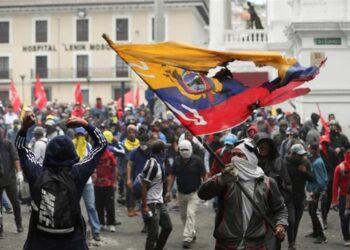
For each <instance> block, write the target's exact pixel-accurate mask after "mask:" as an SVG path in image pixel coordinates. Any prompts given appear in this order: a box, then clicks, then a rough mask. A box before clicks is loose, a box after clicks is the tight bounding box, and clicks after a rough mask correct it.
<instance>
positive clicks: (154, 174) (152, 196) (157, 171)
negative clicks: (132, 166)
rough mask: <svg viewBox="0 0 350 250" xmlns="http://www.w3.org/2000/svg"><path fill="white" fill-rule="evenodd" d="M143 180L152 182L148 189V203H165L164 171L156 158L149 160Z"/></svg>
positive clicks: (143, 173) (144, 170) (143, 172)
mask: <svg viewBox="0 0 350 250" xmlns="http://www.w3.org/2000/svg"><path fill="white" fill-rule="evenodd" d="M142 176H143V180H144V181H147V182H148V183H149V184H150V188H149V189H148V191H147V204H150V203H164V201H163V179H164V177H163V172H162V169H161V166H160V165H159V163H158V162H157V160H156V159H155V158H152V157H151V158H150V159H149V160H147V162H146V164H145V167H144V169H143V171H142Z"/></svg>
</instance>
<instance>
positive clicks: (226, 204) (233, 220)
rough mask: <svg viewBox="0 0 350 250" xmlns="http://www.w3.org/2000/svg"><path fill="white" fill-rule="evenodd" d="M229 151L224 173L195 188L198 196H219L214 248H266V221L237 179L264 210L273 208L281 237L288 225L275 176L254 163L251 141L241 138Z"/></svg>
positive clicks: (255, 160)
mask: <svg viewBox="0 0 350 250" xmlns="http://www.w3.org/2000/svg"><path fill="white" fill-rule="evenodd" d="M232 153H233V157H232V161H231V164H228V165H226V168H225V170H224V171H223V173H222V174H221V175H216V176H214V177H213V178H211V179H209V180H208V181H207V182H205V183H203V184H202V185H201V187H200V188H199V191H198V196H199V198H201V199H204V200H209V199H212V198H214V197H215V196H218V197H219V205H218V213H217V219H216V222H215V231H214V237H215V238H216V246H215V249H217V250H227V249H252V250H261V249H265V246H264V241H265V236H266V235H265V232H266V228H265V226H266V225H265V221H264V219H263V218H262V217H261V216H260V214H257V212H256V210H255V209H253V206H252V204H251V203H250V201H248V199H247V198H246V196H245V195H244V194H242V192H241V190H240V189H239V188H238V187H237V182H240V183H241V184H242V185H244V187H245V188H246V190H248V192H249V194H250V195H253V194H258V195H255V199H256V200H257V205H258V206H259V207H260V209H261V211H262V212H263V213H266V212H267V211H271V212H272V217H273V223H274V234H275V236H276V237H277V238H278V239H280V240H281V239H283V238H284V234H285V230H286V226H287V225H288V222H287V218H288V213H287V209H286V207H285V205H284V202H283V198H282V195H281V194H280V192H279V190H278V186H277V184H276V182H275V180H274V179H272V178H270V177H267V176H265V175H264V171H263V170H262V169H261V168H260V167H259V166H258V165H257V163H258V159H257V157H256V155H255V153H254V145H253V144H252V142H251V141H250V140H249V139H244V140H242V141H241V143H240V144H238V145H237V146H236V147H235V148H234V149H233V152H232ZM262 204H265V205H266V206H265V205H262ZM242 230H243V231H242Z"/></svg>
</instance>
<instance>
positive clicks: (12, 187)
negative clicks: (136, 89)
mask: <svg viewBox="0 0 350 250" xmlns="http://www.w3.org/2000/svg"><path fill="white" fill-rule="evenodd" d="M3 190H6V193H7V196H8V198H9V200H10V202H11V205H12V207H13V213H14V216H15V222H16V226H17V227H18V226H22V216H21V206H20V203H19V199H18V192H17V183H16V181H14V182H12V183H11V184H9V185H7V186H5V187H0V196H2V192H3Z"/></svg>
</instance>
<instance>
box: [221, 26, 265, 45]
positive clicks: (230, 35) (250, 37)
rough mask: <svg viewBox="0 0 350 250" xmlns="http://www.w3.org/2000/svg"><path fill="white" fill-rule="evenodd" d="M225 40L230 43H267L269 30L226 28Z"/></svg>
mask: <svg viewBox="0 0 350 250" xmlns="http://www.w3.org/2000/svg"><path fill="white" fill-rule="evenodd" d="M224 42H225V43H229V44H232V43H234V44H237V45H239V44H241V45H249V44H261V43H267V42H268V37H267V31H266V30H254V29H251V30H248V29H247V30H244V29H243V30H225V36H224Z"/></svg>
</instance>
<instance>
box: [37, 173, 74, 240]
mask: <svg viewBox="0 0 350 250" xmlns="http://www.w3.org/2000/svg"><path fill="white" fill-rule="evenodd" d="M69 171H70V169H68V168H63V169H61V170H60V171H59V172H52V171H51V170H49V169H44V171H43V173H42V174H41V175H40V176H39V178H38V179H37V180H36V182H35V184H34V195H33V196H34V197H33V201H32V208H33V211H34V213H35V214H36V215H37V217H36V220H35V221H36V226H37V228H38V229H39V230H41V231H44V232H47V233H52V234H67V233H71V232H73V231H74V230H75V228H76V227H77V226H78V225H79V221H80V207H79V203H78V202H77V200H78V199H77V190H76V186H75V184H74V181H73V179H72V177H71V175H70V174H69Z"/></svg>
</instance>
